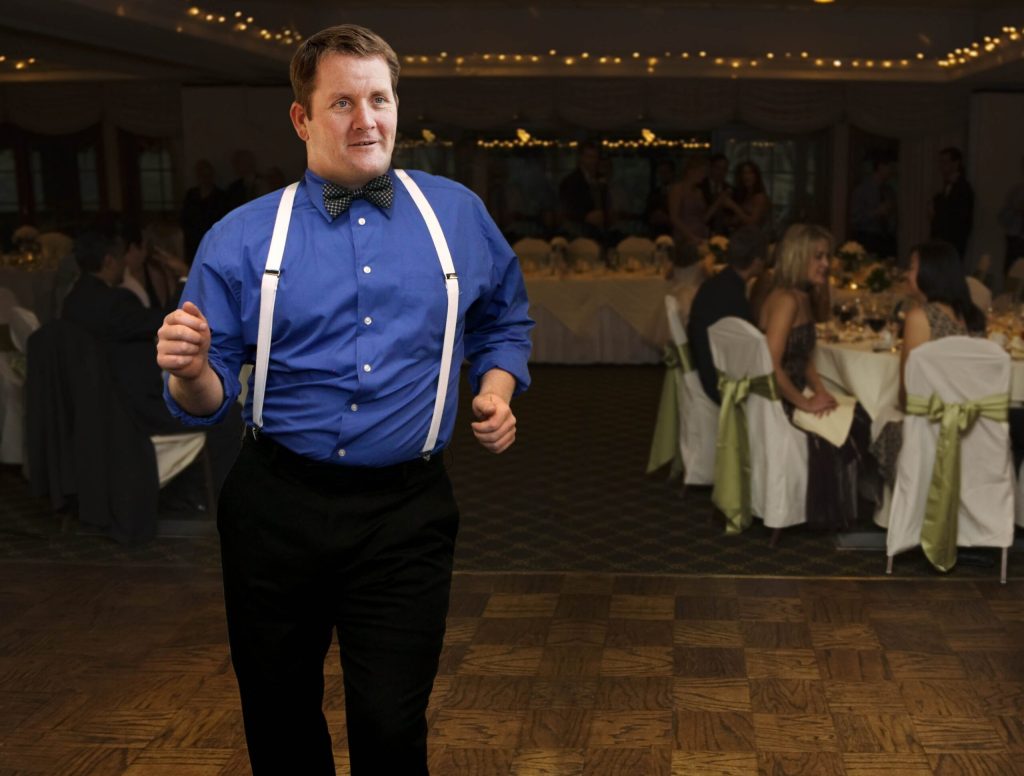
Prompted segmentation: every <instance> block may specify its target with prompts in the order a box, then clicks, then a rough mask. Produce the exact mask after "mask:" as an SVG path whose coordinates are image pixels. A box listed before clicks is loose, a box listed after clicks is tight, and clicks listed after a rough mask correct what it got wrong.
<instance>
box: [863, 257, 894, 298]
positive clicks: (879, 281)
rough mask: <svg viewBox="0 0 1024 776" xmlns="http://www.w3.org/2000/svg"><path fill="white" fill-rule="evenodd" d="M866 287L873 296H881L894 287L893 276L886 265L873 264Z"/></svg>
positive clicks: (865, 280)
mask: <svg viewBox="0 0 1024 776" xmlns="http://www.w3.org/2000/svg"><path fill="white" fill-rule="evenodd" d="M864 285H865V286H867V287H868V290H869V291H871V293H873V294H880V293H882V292H883V291H888V290H889V288H890V287H891V286H892V274H891V273H890V271H889V268H888V267H886V266H885V265H884V264H873V265H872V266H871V268H870V269H869V270H868V273H867V277H866V278H865V279H864Z"/></svg>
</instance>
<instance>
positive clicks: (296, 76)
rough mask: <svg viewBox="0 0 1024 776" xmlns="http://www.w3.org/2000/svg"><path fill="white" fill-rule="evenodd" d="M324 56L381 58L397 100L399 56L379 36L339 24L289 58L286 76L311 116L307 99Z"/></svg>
mask: <svg viewBox="0 0 1024 776" xmlns="http://www.w3.org/2000/svg"><path fill="white" fill-rule="evenodd" d="M326 54H345V55H348V56H352V57H383V58H384V61H385V62H387V65H388V70H390V71H391V92H392V94H394V96H395V99H397V98H398V71H399V70H400V66H399V64H398V55H397V54H395V50H394V49H393V48H391V46H390V45H388V42H387V41H386V40H384V38H382V37H381V36H380V35H378V34H377V33H375V32H373V31H372V30H368V29H366V27H360V26H359V25H358V24H339V25H337V26H334V27H328V28H327V29H325V30H320V32H318V33H316V34H315V35H313V36H311V37H309V38H306V40H304V41H303V42H302V45H301V46H299V48H298V50H297V51H296V52H295V55H294V56H292V64H291V67H290V68H289V75H290V77H291V81H292V92H294V94H295V102H297V103H299V105H301V106H302V109H303V110H305V111H306V113H308V114H309V115H310V116H312V115H313V110H312V107H311V105H310V97H311V96H312V94H313V90H314V89H315V88H316V71H317V68H318V67H319V65H320V60H321V59H323V58H324V56H325V55H326Z"/></svg>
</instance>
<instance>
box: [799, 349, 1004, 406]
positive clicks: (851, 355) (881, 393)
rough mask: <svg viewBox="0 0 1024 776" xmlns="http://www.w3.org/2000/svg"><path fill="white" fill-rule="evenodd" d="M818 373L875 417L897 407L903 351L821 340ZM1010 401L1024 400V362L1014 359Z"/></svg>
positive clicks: (816, 357) (816, 359)
mask: <svg viewBox="0 0 1024 776" xmlns="http://www.w3.org/2000/svg"><path fill="white" fill-rule="evenodd" d="M814 365H815V366H816V367H817V368H818V374H820V375H821V376H822V377H823V378H825V379H826V380H827V381H828V382H830V383H832V384H833V385H834V386H835V387H836V388H839V389H840V390H843V391H845V392H846V393H849V394H852V395H853V396H856V397H857V400H858V401H860V403H861V404H862V405H863V406H864V409H865V410H867V412H868V414H869V415H870V416H871V418H872V419H873V420H874V419H876V418H878V417H879V415H881V414H882V412H883V411H887V410H889V409H891V408H894V407H896V405H897V402H898V398H899V391H900V356H899V353H893V352H891V351H888V350H887V351H883V352H880V353H876V352H874V351H873V350H872V349H871V343H870V342H857V343H835V342H819V343H818V345H817V347H816V348H815V349H814ZM1010 401H1013V402H1024V361H1020V360H1016V359H1014V361H1013V364H1012V378H1011V384H1010Z"/></svg>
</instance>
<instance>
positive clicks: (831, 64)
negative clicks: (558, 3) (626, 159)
mask: <svg viewBox="0 0 1024 776" xmlns="http://www.w3.org/2000/svg"><path fill="white" fill-rule="evenodd" d="M184 2H185V5H186V8H185V11H184V12H185V14H186V16H187V17H188V18H189V19H191V20H192V21H195V22H202V23H205V24H209V25H213V26H218V27H224V28H227V29H230V30H231V31H232V32H233V33H236V34H239V35H249V36H255V37H256V38H258V39H261V40H263V41H264V42H266V43H271V44H275V45H284V46H291V45H295V44H297V43H298V42H300V41H301V40H302V35H301V34H300V33H299V31H298V30H297V29H295V27H294V26H286V27H281V28H279V29H272V28H271V27H268V26H264V25H262V24H260V23H258V22H257V21H256V19H255V18H254V17H253V16H252V15H250V14H248V13H246V12H244V11H240V10H236V11H234V12H232V13H222V12H219V11H214V10H210V9H207V8H203V7H200V6H198V5H195V4H193V3H192V2H191V0H184ZM1022 39H1024V25H1022V26H1021V27H1019V28H1018V27H1015V26H1012V25H1006V26H1003V28H1002V29H1001V31H1000V33H999V34H998V35H985V36H984V37H983V38H982V39H981V40H977V41H972V42H971V43H969V44H967V45H966V46H962V47H958V48H955V49H954V50H953V51H950V52H948V53H947V54H945V55H944V56H940V57H928V56H926V55H925V53H924V52H921V51H918V52H915V53H913V54H907V55H905V56H902V57H888V58H878V57H845V58H843V57H835V56H825V55H824V54H821V53H812V52H811V51H765V52H764V53H763V54H761V55H759V56H753V57H751V56H743V57H739V56H727V55H725V54H724V53H717V52H709V51H706V50H694V51H689V50H686V51H658V52H647V53H645V52H641V51H632V52H629V53H625V52H617V53H594V52H590V51H580V52H575V51H574V52H565V51H561V52H560V51H558V50H557V49H554V48H552V49H548V50H547V51H546V52H526V51H520V52H483V53H479V52H472V53H468V52H467V53H451V52H448V51H439V52H437V53H433V54H427V53H421V54H409V55H406V56H404V57H402V61H403V64H404V65H405V68H406V73H407V74H410V75H416V74H417V73H418V72H421V71H426V72H429V73H436V72H437V71H438V70H441V71H447V72H452V73H456V74H461V73H465V74H472V75H480V74H486V73H487V72H489V71H490V72H502V73H505V72H508V70H509V69H512V70H513V71H521V72H523V73H524V74H528V73H529V72H530V70H531V69H536V70H538V71H539V70H543V72H545V73H546V72H550V69H551V66H552V65H556V66H559V67H565V68H570V69H571V68H576V69H587V70H589V71H597V72H599V73H600V72H606V73H615V72H616V71H618V72H628V73H633V72H646V73H648V74H652V75H653V74H656V73H658V72H665V71H666V70H671V71H672V72H673V73H675V72H678V71H679V69H680V65H687V64H690V65H695V66H698V67H703V68H704V69H705V70H711V71H714V69H716V68H722V70H723V71H725V72H729V71H732V72H733V73H735V72H736V71H744V70H750V71H752V70H759V69H760V70H769V71H771V70H779V71H782V70H786V71H791V70H793V69H794V68H796V69H798V70H799V69H802V70H808V71H816V70H817V71H820V70H830V71H836V70H841V71H856V70H861V71H866V70H873V71H894V72H899V71H910V70H913V71H918V72H920V71H922V70H925V69H930V70H935V69H936V68H938V69H942V70H946V71H950V70H956V69H957V68H963V67H966V66H968V65H972V64H974V63H976V62H980V61H984V59H985V58H986V57H992V56H995V55H998V54H1002V53H1006V51H1007V50H1008V49H1009V48H1011V47H1018V46H1020V43H1021V41H1022ZM1022 48H1024V47H1022ZM1022 55H1024V52H1022ZM684 70H685V68H684Z"/></svg>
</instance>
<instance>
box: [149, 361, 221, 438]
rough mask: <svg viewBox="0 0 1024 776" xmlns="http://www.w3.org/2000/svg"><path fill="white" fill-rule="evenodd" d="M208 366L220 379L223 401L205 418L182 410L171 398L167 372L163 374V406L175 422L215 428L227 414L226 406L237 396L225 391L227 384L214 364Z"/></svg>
mask: <svg viewBox="0 0 1024 776" xmlns="http://www.w3.org/2000/svg"><path fill="white" fill-rule="evenodd" d="M210 366H211V367H212V368H213V370H214V372H215V373H216V374H217V377H219V378H220V383H221V385H222V386H224V401H222V402H221V404H220V407H218V408H217V411H216V412H214V413H213V414H212V415H206V416H199V415H192V414H190V413H188V412H186V411H185V410H184V409H182V407H181V405H180V404H178V402H177V401H175V399H174V397H173V396H171V389H170V386H169V385H168V381H169V378H170V375H169V374H168V373H167V372H164V374H163V378H164V404H166V405H167V410H168V412H170V413H171V416H172V417H174V418H176V419H177V420H180V421H181V422H182V423H184V424H185V425H186V426H215V425H217V424H218V423H220V422H221V421H222V420H224V416H225V415H226V414H227V411H228V406H229V405H230V404H231V402H233V401H234V400H235V398H236V397H237V394H236V395H235V396H232V395H231V393H230V392H229V391H228V390H227V387H226V386H227V383H226V382H225V380H224V375H222V374H221V373H220V372H219V371H218V370H217V368H216V367H215V366H214V364H213V363H212V362H211V364H210Z"/></svg>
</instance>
